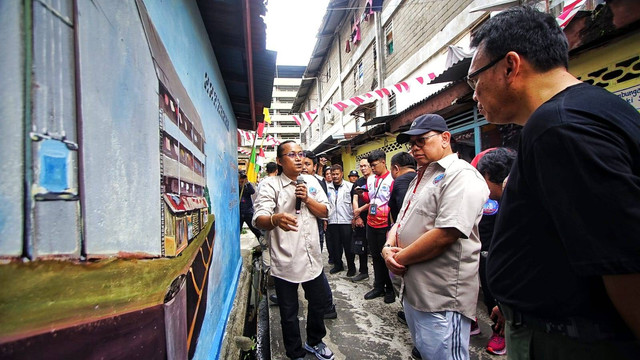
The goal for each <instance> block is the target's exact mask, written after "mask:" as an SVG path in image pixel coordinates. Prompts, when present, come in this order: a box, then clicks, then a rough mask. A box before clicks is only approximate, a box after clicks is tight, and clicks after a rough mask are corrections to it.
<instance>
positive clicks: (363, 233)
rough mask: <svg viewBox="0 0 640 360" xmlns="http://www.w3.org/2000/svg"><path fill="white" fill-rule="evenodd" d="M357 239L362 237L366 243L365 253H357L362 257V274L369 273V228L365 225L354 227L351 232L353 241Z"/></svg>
mask: <svg viewBox="0 0 640 360" xmlns="http://www.w3.org/2000/svg"><path fill="white" fill-rule="evenodd" d="M355 239H361V240H362V243H363V244H364V253H362V254H357V255H358V257H359V258H360V270H359V272H360V274H368V273H369V264H368V260H369V259H368V258H367V256H368V254H369V244H367V229H366V226H365V227H356V228H354V229H353V232H352V233H351V241H354V240H355Z"/></svg>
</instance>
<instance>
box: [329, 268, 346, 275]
mask: <svg viewBox="0 0 640 360" xmlns="http://www.w3.org/2000/svg"><path fill="white" fill-rule="evenodd" d="M340 271H344V268H342V267H333V268H332V269H331V270H329V274H335V273H339V272H340Z"/></svg>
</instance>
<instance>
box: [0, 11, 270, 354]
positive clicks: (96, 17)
mask: <svg viewBox="0 0 640 360" xmlns="http://www.w3.org/2000/svg"><path fill="white" fill-rule="evenodd" d="M264 11H265V7H264V3H263V1H261V0H229V1H225V2H216V3H211V2H208V1H196V0H181V1H172V2H157V1H146V0H127V1H116V2H114V1H106V0H98V1H91V2H85V1H75V0H61V1H38V2H29V1H27V2H16V1H3V2H0V34H3V39H4V40H5V41H4V45H3V49H4V51H2V53H1V54H0V76H2V77H3V79H5V80H6V81H3V87H2V88H1V89H0V105H1V106H0V117H1V118H2V120H0V133H2V136H3V141H1V142H0V150H2V152H3V153H5V154H12V155H11V156H3V158H2V161H0V170H2V172H1V173H0V179H1V180H2V183H3V186H2V188H1V189H0V239H1V240H0V258H1V259H2V260H3V261H2V263H1V264H0V284H2V286H3V291H2V293H1V295H0V316H1V317H2V319H3V320H2V321H1V322H0V357H2V358H43V357H46V358H99V357H104V358H122V359H131V358H144V359H149V358H177V359H185V358H197V359H209V358H217V357H218V356H219V353H220V348H221V343H222V341H223V335H224V330H225V326H226V323H227V319H228V317H229V313H230V311H231V305H232V302H233V300H234V296H235V289H236V282H237V279H238V275H239V272H240V268H241V257H240V246H239V227H238V188H237V184H238V182H237V165H236V164H237V152H236V151H237V140H236V139H237V129H238V128H241V129H247V130H252V129H255V127H256V123H257V122H258V121H259V120H261V116H262V115H261V114H262V107H263V106H265V107H268V106H269V105H270V102H271V89H272V85H273V73H274V71H275V53H273V52H270V51H268V50H266V49H265V34H264V30H265V25H264V22H263V20H262V18H261V15H263V14H264Z"/></svg>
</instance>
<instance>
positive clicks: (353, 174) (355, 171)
mask: <svg viewBox="0 0 640 360" xmlns="http://www.w3.org/2000/svg"><path fill="white" fill-rule="evenodd" d="M349 176H360V175H358V171H357V170H351V171H349V175H348V176H347V177H349Z"/></svg>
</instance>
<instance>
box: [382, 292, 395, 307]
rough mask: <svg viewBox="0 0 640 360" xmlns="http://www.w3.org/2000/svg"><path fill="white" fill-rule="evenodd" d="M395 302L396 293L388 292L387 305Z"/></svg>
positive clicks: (385, 300)
mask: <svg viewBox="0 0 640 360" xmlns="http://www.w3.org/2000/svg"><path fill="white" fill-rule="evenodd" d="M394 301H396V293H395V292H393V290H391V291H387V292H385V293H384V302H385V303H387V304H391V303H392V302H394Z"/></svg>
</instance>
